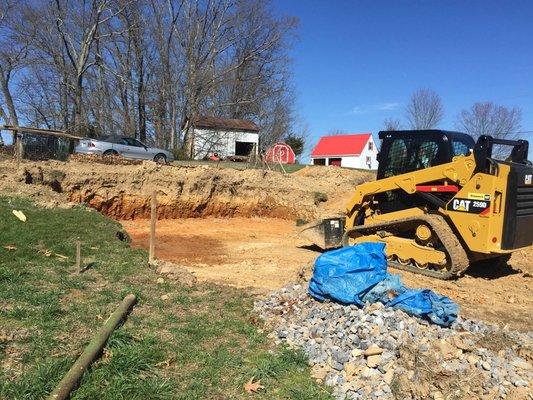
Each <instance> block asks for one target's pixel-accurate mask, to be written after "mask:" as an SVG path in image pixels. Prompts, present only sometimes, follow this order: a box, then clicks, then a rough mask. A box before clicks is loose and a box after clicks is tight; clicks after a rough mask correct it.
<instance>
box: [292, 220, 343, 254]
mask: <svg viewBox="0 0 533 400" xmlns="http://www.w3.org/2000/svg"><path fill="white" fill-rule="evenodd" d="M345 221H346V218H345V217H334V218H325V219H321V220H317V221H313V222H310V223H308V224H306V225H303V226H302V227H300V236H302V237H304V238H306V239H307V240H309V241H310V242H311V243H312V244H314V245H316V246H318V247H320V248H321V249H323V250H327V249H333V248H336V247H342V235H343V234H344V224H345Z"/></svg>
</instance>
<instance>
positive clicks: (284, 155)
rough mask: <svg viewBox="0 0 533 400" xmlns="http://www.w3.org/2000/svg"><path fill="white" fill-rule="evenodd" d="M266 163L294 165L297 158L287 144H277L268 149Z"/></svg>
mask: <svg viewBox="0 0 533 400" xmlns="http://www.w3.org/2000/svg"><path fill="white" fill-rule="evenodd" d="M265 161H266V162H268V163H279V162H281V163H282V164H294V163H295V162H296V156H295V155H294V151H293V150H292V148H291V146H289V145H288V144H287V143H281V142H280V143H276V144H275V145H273V146H272V147H271V148H270V149H268V151H267V153H266V156H265Z"/></svg>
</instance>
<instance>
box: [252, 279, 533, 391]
mask: <svg viewBox="0 0 533 400" xmlns="http://www.w3.org/2000/svg"><path fill="white" fill-rule="evenodd" d="M306 289H307V288H306V287H304V286H302V285H294V286H290V287H287V288H284V289H281V290H280V291H278V292H275V293H273V294H271V295H270V297H268V298H267V299H266V300H262V301H258V302H256V304H255V311H256V313H257V314H258V315H259V316H260V317H261V318H262V319H264V320H265V322H266V325H267V327H268V329H271V330H272V333H271V335H272V336H273V338H274V339H275V340H276V343H278V344H281V343H285V344H286V345H288V346H289V347H295V348H300V349H302V350H303V352H304V353H305V354H306V356H307V357H308V360H309V365H310V366H311V367H312V369H311V371H312V374H313V377H314V378H316V379H317V380H320V381H322V382H324V384H325V385H327V386H330V387H332V391H333V394H334V396H335V397H336V398H337V399H343V400H344V399H393V398H401V399H409V398H412V399H435V400H437V399H442V400H444V399H451V398H453V399H462V398H464V399H472V398H486V399H501V398H512V399H521V398H524V399H533V396H532V395H531V393H533V390H532V389H533V386H532V380H533V379H532V378H533V367H532V362H533V333H531V332H530V333H529V334H523V333H518V332H512V331H508V330H507V329H505V328H503V329H501V328H499V327H497V326H493V325H487V324H485V323H483V322H478V321H472V320H465V319H462V318H458V320H457V321H456V322H455V323H454V324H453V326H452V327H451V328H442V327H439V326H436V325H433V324H430V323H428V322H426V321H423V320H420V319H418V318H414V317H411V316H409V315H407V314H406V313H404V312H403V311H400V310H395V309H391V308H384V307H383V305H382V304H380V303H375V304H370V305H366V306H365V307H364V308H363V309H359V308H358V307H357V306H355V305H348V306H345V305H341V304H337V303H333V302H324V303H321V302H318V301H315V300H314V299H312V298H311V297H310V296H308V295H307V290H306Z"/></svg>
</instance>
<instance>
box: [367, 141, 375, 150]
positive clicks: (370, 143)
mask: <svg viewBox="0 0 533 400" xmlns="http://www.w3.org/2000/svg"><path fill="white" fill-rule="evenodd" d="M373 148H374V143H372V142H368V150H372V149H373Z"/></svg>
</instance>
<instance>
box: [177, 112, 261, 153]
mask: <svg viewBox="0 0 533 400" xmlns="http://www.w3.org/2000/svg"><path fill="white" fill-rule="evenodd" d="M187 130H190V131H191V130H192V140H193V143H192V158H193V159H195V160H200V159H203V158H204V157H208V156H211V155H212V154H216V155H217V156H218V157H220V158H227V157H231V156H249V155H250V154H255V155H257V153H258V147H259V127H258V126H257V125H256V124H254V123H253V122H251V121H246V120H242V119H225V118H215V117H197V118H194V119H192V120H189V119H186V120H185V122H184V123H183V125H182V131H183V133H184V134H185V132H186V131H187Z"/></svg>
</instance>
